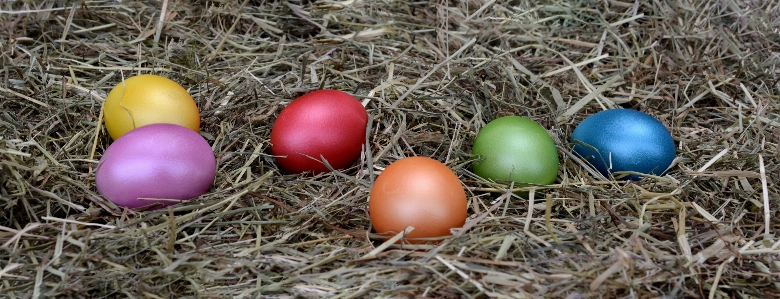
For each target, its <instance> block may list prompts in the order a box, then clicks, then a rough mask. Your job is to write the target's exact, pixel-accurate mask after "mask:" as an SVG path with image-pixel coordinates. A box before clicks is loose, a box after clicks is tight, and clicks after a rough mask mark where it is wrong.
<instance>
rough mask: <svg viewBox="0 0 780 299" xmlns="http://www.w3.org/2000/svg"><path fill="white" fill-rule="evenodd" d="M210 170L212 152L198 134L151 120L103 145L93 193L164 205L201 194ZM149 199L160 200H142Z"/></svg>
mask: <svg viewBox="0 0 780 299" xmlns="http://www.w3.org/2000/svg"><path fill="white" fill-rule="evenodd" d="M216 170H217V167H216V159H215V157H214V152H213V151H212V150H211V147H210V146H209V144H208V142H206V140H205V139H203V137H201V136H200V135H199V134H198V133H195V131H193V130H191V129H190V128H186V127H182V126H179V125H174V124H151V125H146V126H143V127H140V128H138V129H135V130H132V131H130V132H128V133H127V134H124V135H122V137H120V138H119V139H117V140H116V141H114V142H113V143H112V144H111V145H110V146H109V147H108V148H107V149H106V151H105V152H104V153H103V156H102V157H101V158H100V161H99V162H98V167H97V170H96V173H95V184H96V185H97V190H98V193H100V194H101V195H103V197H105V198H106V199H108V200H110V201H112V202H113V203H115V204H116V205H117V206H121V207H127V208H137V207H141V206H146V205H151V204H153V203H155V202H157V203H160V204H162V206H161V207H164V206H169V205H172V204H175V203H177V201H181V200H189V199H192V198H194V197H197V196H200V195H201V194H203V193H206V191H208V190H209V188H210V187H211V185H212V183H213V182H214V175H215V174H216ZM150 198H156V199H163V200H145V199H150ZM166 199H167V200H166Z"/></svg>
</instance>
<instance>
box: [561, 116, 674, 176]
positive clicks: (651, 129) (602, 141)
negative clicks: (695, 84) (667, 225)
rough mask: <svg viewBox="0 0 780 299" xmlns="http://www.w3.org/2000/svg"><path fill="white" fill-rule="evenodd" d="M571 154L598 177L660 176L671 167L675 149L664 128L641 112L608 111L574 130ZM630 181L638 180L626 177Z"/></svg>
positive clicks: (589, 118) (587, 119) (593, 117)
mask: <svg viewBox="0 0 780 299" xmlns="http://www.w3.org/2000/svg"><path fill="white" fill-rule="evenodd" d="M571 142H572V144H574V148H573V149H574V152H575V153H577V154H578V155H579V156H580V157H583V158H585V159H586V160H587V161H588V162H589V163H590V164H591V165H593V166H594V167H595V168H596V169H597V170H598V171H599V172H601V174H603V175H604V176H606V177H609V176H610V174H612V173H614V172H619V171H634V172H638V173H644V174H653V175H661V174H663V172H664V171H666V169H667V168H668V167H669V166H670V165H671V164H672V160H674V157H675V146H674V141H673V140H672V135H671V134H670V133H669V131H668V130H667V129H666V127H664V125H663V124H662V123H661V122H660V121H658V120H657V119H655V118H653V117H652V116H650V115H647V114H645V113H643V112H640V111H636V110H630V109H611V110H605V111H601V112H599V113H596V114H593V115H591V116H590V117H588V118H586V119H585V120H583V121H582V123H580V124H579V125H578V126H577V128H575V129H574V133H572V136H571ZM626 178H628V179H630V180H639V179H640V178H641V176H638V175H634V174H632V175H629V176H627V177H626Z"/></svg>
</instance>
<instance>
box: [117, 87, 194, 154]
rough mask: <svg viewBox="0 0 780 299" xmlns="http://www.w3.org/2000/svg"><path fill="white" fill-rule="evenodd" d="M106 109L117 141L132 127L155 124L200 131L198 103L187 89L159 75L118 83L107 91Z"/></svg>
mask: <svg viewBox="0 0 780 299" xmlns="http://www.w3.org/2000/svg"><path fill="white" fill-rule="evenodd" d="M103 112H104V114H105V115H104V118H105V121H106V129H107V130H108V134H109V135H111V138H112V139H114V140H117V139H118V138H119V137H121V136H122V135H124V134H125V133H127V132H129V131H130V130H132V129H135V128H138V127H141V126H145V125H148V124H156V123H169V124H177V125H181V126H184V127H187V128H190V129H191V130H193V131H195V132H198V131H200V114H199V113H198V106H197V105H196V104H195V101H194V100H193V99H192V97H191V96H190V94H189V93H188V92H187V90H185V89H184V87H182V86H181V85H179V84H178V83H176V82H174V81H173V80H171V79H168V78H165V77H161V76H157V75H149V74H147V75H138V76H134V77H130V78H127V79H125V80H124V81H122V82H119V84H117V85H116V86H115V87H114V88H113V89H111V92H109V93H108V96H107V97H106V102H105V104H104V105H103Z"/></svg>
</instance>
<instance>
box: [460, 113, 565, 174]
mask: <svg viewBox="0 0 780 299" xmlns="http://www.w3.org/2000/svg"><path fill="white" fill-rule="evenodd" d="M472 154H473V155H474V156H475V159H476V160H475V161H474V163H473V164H472V170H473V171H474V173H475V174H476V175H478V176H480V177H482V178H485V179H489V180H493V181H504V182H508V181H514V182H516V184H515V187H522V186H524V185H523V184H524V183H530V184H540V185H545V184H551V183H553V182H555V178H556V177H557V175H558V150H557V149H556V148H555V142H553V140H552V138H551V137H550V135H549V134H548V133H547V131H546V130H545V129H544V128H543V127H542V126H541V125H539V124H537V123H536V122H534V121H533V120H530V119H528V118H525V117H521V116H504V117H501V118H497V119H495V120H493V121H491V122H489V123H488V124H487V125H485V127H483V128H482V129H481V130H480V131H479V133H478V134H477V138H476V139H475V140H474V146H473V148H472Z"/></svg>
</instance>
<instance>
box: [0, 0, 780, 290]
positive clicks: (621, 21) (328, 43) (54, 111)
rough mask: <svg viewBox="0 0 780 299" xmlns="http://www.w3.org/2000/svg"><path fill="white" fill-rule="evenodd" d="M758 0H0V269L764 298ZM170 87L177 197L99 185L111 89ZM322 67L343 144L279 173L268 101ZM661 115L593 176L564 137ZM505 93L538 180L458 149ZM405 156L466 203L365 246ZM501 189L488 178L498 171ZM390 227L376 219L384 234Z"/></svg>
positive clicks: (778, 131)
mask: <svg viewBox="0 0 780 299" xmlns="http://www.w3.org/2000/svg"><path fill="white" fill-rule="evenodd" d="M778 9H780V4H778V3H777V2H776V1H735V0H725V1H706V0H693V1H636V2H620V1H574V2H569V1H543V3H535V2H533V1H525V0H520V1H509V0H489V1H485V0H474V1H430V2H425V1H423V2H406V1H364V0H346V1H328V0H326V1H318V2H314V3H310V2H309V1H293V0H288V1H271V0H268V1H257V0H245V1H240V2H239V1H141V2H130V1H3V2H0V31H2V32H3V34H0V46H1V47H2V66H3V69H2V84H0V163H1V164H2V167H1V169H2V170H1V171H0V182H1V183H0V205H1V206H2V207H3V210H2V213H0V245H1V246H0V281H2V283H0V294H2V296H4V297H8V298H42V297H75V298H106V297H131V298H173V297H178V298H196V297H197V298H203V297H205V298H231V297H232V298H257V297H263V298H293V297H299V298H318V297H332V298H357V297H382V298H383V297H402V298H404V297H408V298H412V297H416V298H423V297H428V298H485V297H489V298H536V297H547V298H584V297H603V298H617V297H634V298H649V297H667V298H675V297H690V298H756V297H759V298H760V297H765V298H777V297H778V291H777V290H778V289H780V262H779V261H778V259H779V258H780V241H778V239H777V235H778V233H777V229H778V228H779V224H778V222H777V220H776V219H778V216H780V214H778V208H780V199H779V198H778V189H777V188H776V187H775V185H774V182H777V181H778V179H779V178H778V170H780V169H779V168H780V157H779V156H778V154H777V152H778V143H779V142H780V140H779V139H780V116H778V114H777V109H779V108H780V104H779V103H780V99H779V98H778V96H777V94H779V93H780V85H778V81H780V79H778V78H779V77H778V74H780V71H779V70H778V69H777V68H776V65H777V64H778V62H780V57H778V53H780V45H779V44H778V43H779V42H780V36H779V35H778V33H777V29H776V28H778V27H780V14H778ZM139 73H155V74H161V75H164V76H167V77H170V78H172V79H174V80H176V81H177V82H180V83H181V84H182V85H183V86H185V87H186V88H187V89H188V90H189V91H190V92H191V94H192V95H193V97H194V98H195V99H196V101H197V103H198V105H199V108H200V110H201V113H202V114H201V115H202V124H203V125H202V134H203V136H204V137H206V138H207V139H208V140H209V142H210V144H211V145H212V147H213V149H214V152H215V153H216V155H217V159H218V173H217V177H216V182H215V184H214V188H213V189H212V190H211V191H210V192H209V193H207V194H205V195H203V196H202V197H200V198H198V199H196V200H193V201H191V202H187V203H183V204H179V205H176V206H174V207H173V208H170V209H162V210H155V211H146V212H143V211H131V210H122V209H118V208H117V207H116V206H114V205H113V204H111V203H110V202H108V201H106V200H104V199H102V198H101V197H100V195H98V194H97V193H96V191H95V187H94V169H95V166H96V163H97V160H98V159H99V158H100V155H101V153H102V152H103V151H104V150H105V149H106V147H107V146H108V145H109V144H110V138H109V137H108V136H107V134H106V131H105V129H104V127H103V126H102V123H101V120H102V115H101V113H100V111H101V103H102V101H103V98H104V97H105V95H106V93H107V92H108V91H109V90H110V88H111V87H113V86H114V84H116V83H117V82H119V81H120V80H121V79H122V78H123V77H129V76H132V75H135V74H139ZM318 88H334V89H339V90H344V91H347V92H350V93H352V94H354V95H356V96H357V97H358V98H360V99H361V101H363V103H364V104H365V105H366V107H367V108H368V111H369V113H370V114H371V116H372V122H371V127H370V132H369V134H368V135H367V142H368V145H369V146H368V148H367V150H366V151H365V154H364V155H363V156H362V157H361V159H360V161H359V162H358V163H357V164H356V166H354V167H353V168H350V169H347V170H343V171H339V172H333V173H330V174H323V175H319V176H314V177H305V176H295V175H285V174H283V173H281V172H280V171H279V170H278V169H277V167H276V165H275V164H274V163H273V159H272V158H271V157H270V156H269V154H268V147H269V144H268V138H269V131H270V125H271V124H272V123H273V120H274V118H275V115H276V114H278V112H279V111H280V110H281V108H282V107H283V106H284V105H285V104H286V103H287V102H289V101H290V100H292V99H294V98H296V97H297V96H300V95H302V94H303V93H305V92H308V91H311V90H315V89H318ZM613 107H626V108H634V109H639V110H642V111H644V112H647V113H649V114H651V115H653V116H655V117H657V118H658V119H660V120H662V122H663V123H664V124H665V125H667V127H669V129H670V130H671V132H672V134H673V136H675V138H676V141H677V143H678V145H679V146H678V149H677V152H678V158H677V159H676V160H675V163H674V165H673V166H672V168H671V171H670V172H669V174H668V175H664V176H661V177H648V178H646V179H644V180H642V181H639V182H634V183H630V182H622V181H614V180H610V179H608V178H604V177H602V176H600V175H598V174H597V173H594V172H593V171H591V170H589V169H588V168H586V167H584V163H583V162H582V161H581V160H580V159H578V158H577V157H575V156H573V155H572V154H571V145H570V144H569V143H568V136H570V135H571V132H572V130H573V129H574V127H575V126H576V124H578V123H579V122H580V121H581V120H582V119H584V118H585V117H587V116H588V115H590V114H592V113H595V112H597V111H600V110H602V109H606V108H613ZM503 115H521V116H525V117H529V118H532V119H534V120H535V121H537V122H539V123H540V124H541V125H543V126H544V127H545V128H547V129H548V130H549V132H550V133H551V135H552V136H553V138H554V140H555V141H556V143H557V144H558V145H559V149H560V155H561V156H560V157H561V170H560V172H559V180H558V181H557V182H556V184H553V185H548V186H534V187H530V188H526V190H527V189H531V190H532V192H531V194H533V196H532V197H531V198H530V199H529V200H522V199H520V198H518V197H516V196H514V195H512V196H510V194H511V193H505V194H506V195H504V196H497V195H496V194H500V193H501V192H505V190H506V189H507V188H509V186H505V185H501V184H496V183H491V182H486V181H484V180H482V179H480V178H479V177H477V176H475V175H474V174H472V173H471V172H470V167H469V166H470V159H471V157H470V155H469V153H470V147H471V142H472V141H473V139H474V137H475V135H476V133H477V132H478V130H479V129H480V128H481V127H482V126H484V125H485V124H486V123H487V122H489V121H490V120H492V119H495V118H496V117H499V116H503ZM410 155H425V156H431V157H433V158H435V159H438V160H439V161H442V162H445V163H446V164H447V165H448V166H450V167H451V168H452V169H454V170H455V171H456V172H457V173H458V175H459V176H460V177H461V179H462V180H463V182H464V186H465V187H466V188H467V191H468V194H469V198H470V215H471V217H470V218H469V222H468V225H467V227H466V228H464V229H463V230H461V231H459V232H457V233H456V236H455V237H452V238H448V239H446V240H445V241H444V242H442V243H440V244H439V245H418V246H416V247H411V246H403V247H402V246H398V245H391V246H382V240H381V239H379V238H377V236H376V235H375V234H373V233H372V232H371V224H370V220H369V218H368V214H367V210H366V209H367V202H366V201H367V197H368V192H369V191H370V186H371V184H372V182H373V180H374V179H375V177H376V176H377V174H378V173H379V171H381V170H382V169H383V168H384V167H385V166H387V165H388V164H389V163H391V162H392V161H394V160H396V159H398V158H400V157H404V156H410ZM491 191H498V192H499V193H492V192H491ZM387 245H390V244H387Z"/></svg>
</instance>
